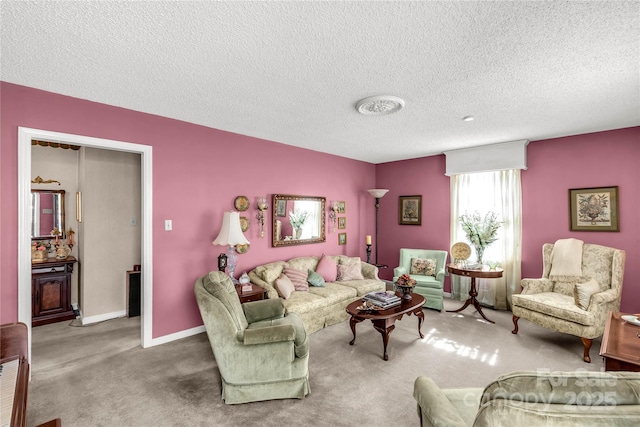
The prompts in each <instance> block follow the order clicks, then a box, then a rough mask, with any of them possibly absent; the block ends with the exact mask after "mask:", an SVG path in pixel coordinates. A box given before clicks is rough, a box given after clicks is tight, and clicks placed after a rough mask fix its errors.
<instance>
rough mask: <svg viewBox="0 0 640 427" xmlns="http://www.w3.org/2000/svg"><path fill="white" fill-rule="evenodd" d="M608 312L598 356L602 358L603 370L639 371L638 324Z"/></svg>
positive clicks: (639, 346)
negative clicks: (630, 322) (632, 323)
mask: <svg viewBox="0 0 640 427" xmlns="http://www.w3.org/2000/svg"><path fill="white" fill-rule="evenodd" d="M623 314H625V313H620V312H618V311H614V312H611V313H609V318H608V319H607V325H606V326H605V328H604V335H602V345H601V346H600V356H602V357H603V358H604V370H605V371H634V372H638V371H640V338H638V335H636V334H637V333H640V326H635V325H631V324H629V323H627V322H625V321H624V320H622V317H621V316H622V315H623Z"/></svg>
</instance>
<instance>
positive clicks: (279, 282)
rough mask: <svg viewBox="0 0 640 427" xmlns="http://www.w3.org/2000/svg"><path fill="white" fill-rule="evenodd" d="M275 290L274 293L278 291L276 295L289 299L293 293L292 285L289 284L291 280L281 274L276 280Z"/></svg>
mask: <svg viewBox="0 0 640 427" xmlns="http://www.w3.org/2000/svg"><path fill="white" fill-rule="evenodd" d="M275 288H276V291H278V295H280V296H281V297H282V298H284V299H289V297H290V296H291V294H292V293H293V291H295V288H294V287H293V283H291V280H289V278H288V277H287V275H286V274H281V275H280V277H278V278H277V279H276V283H275Z"/></svg>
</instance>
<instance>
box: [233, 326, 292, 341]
mask: <svg viewBox="0 0 640 427" xmlns="http://www.w3.org/2000/svg"><path fill="white" fill-rule="evenodd" d="M295 338H296V330H295V328H294V327H293V325H276V326H267V327H265V328H255V329H251V328H249V329H245V330H244V340H243V343H244V345H256V344H269V343H274V342H283V341H291V342H292V343H293V340H294V339H295Z"/></svg>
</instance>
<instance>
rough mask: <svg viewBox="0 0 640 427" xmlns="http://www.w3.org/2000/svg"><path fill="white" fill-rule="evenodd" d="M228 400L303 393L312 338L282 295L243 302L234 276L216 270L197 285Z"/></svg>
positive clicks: (286, 397) (250, 400)
mask: <svg viewBox="0 0 640 427" xmlns="http://www.w3.org/2000/svg"><path fill="white" fill-rule="evenodd" d="M194 291H195V295H196V300H197V302H198V307H199V308H200V315H201V316H202V320H203V322H204V326H205V329H206V330H207V336H208V337H209V343H210V344H211V348H212V349H213V355H214V357H215V359H216V362H217V364H218V369H219V370H220V377H221V379H222V398H223V399H224V401H225V403H227V404H235V403H245V402H256V401H260V400H271V399H288V398H298V399H302V398H304V397H305V396H306V395H307V394H308V393H309V392H310V388H309V369H308V367H309V339H308V337H307V332H306V330H305V328H304V325H303V323H302V320H301V319H300V317H298V316H297V315H296V314H295V313H289V314H286V315H285V309H284V306H283V304H282V301H281V300H280V299H269V300H262V301H254V302H249V303H246V304H240V299H239V298H238V294H237V293H236V290H235V286H234V285H233V283H232V282H231V279H230V278H229V276H227V275H226V274H224V273H223V272H220V271H212V272H211V273H209V274H208V275H206V276H204V277H201V278H200V279H198V280H197V281H196V283H195V286H194Z"/></svg>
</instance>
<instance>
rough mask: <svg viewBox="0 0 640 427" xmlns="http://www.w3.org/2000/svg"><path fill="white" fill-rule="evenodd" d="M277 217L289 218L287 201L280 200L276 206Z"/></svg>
mask: <svg viewBox="0 0 640 427" xmlns="http://www.w3.org/2000/svg"><path fill="white" fill-rule="evenodd" d="M276 216H287V201H286V200H278V202H277V204H276Z"/></svg>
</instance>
